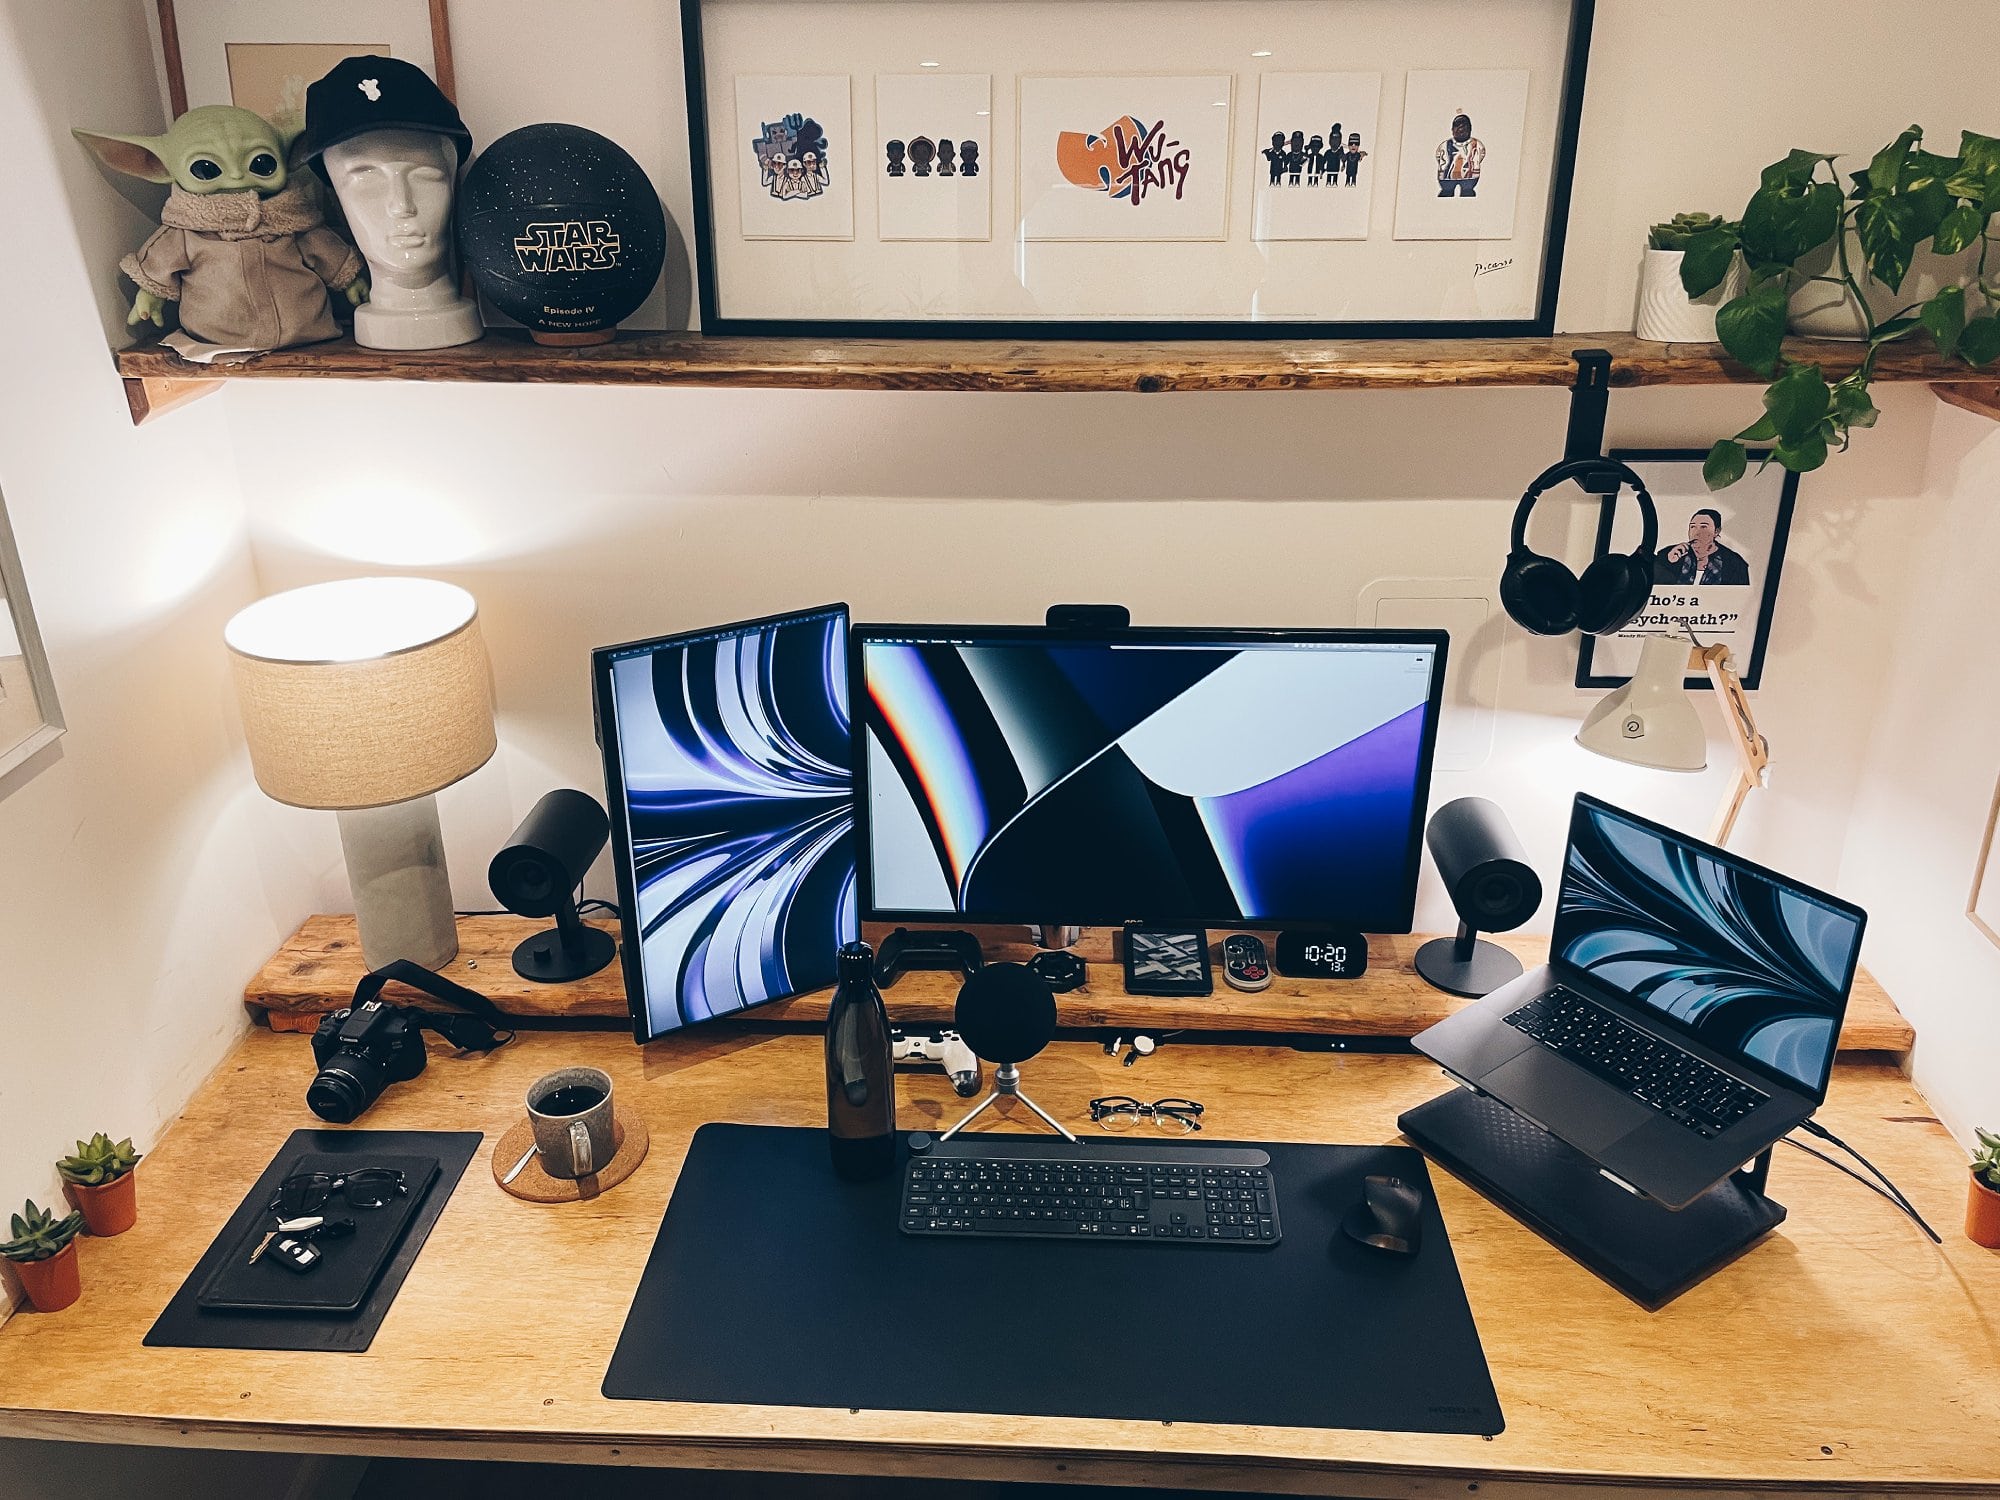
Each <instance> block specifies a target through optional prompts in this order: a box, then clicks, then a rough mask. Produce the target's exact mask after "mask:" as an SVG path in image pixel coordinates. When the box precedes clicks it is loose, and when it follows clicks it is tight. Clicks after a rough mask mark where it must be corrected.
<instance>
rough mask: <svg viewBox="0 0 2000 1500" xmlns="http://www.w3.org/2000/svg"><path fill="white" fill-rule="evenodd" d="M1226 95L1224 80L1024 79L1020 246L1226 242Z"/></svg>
mask: <svg viewBox="0 0 2000 1500" xmlns="http://www.w3.org/2000/svg"><path fill="white" fill-rule="evenodd" d="M1235 91H1236V80H1235V78H1234V76H1233V75H1231V74H1228V73H1194V74H1101V75H1100V74H1031V75H1029V76H1027V77H1024V78H1023V79H1022V80H1021V94H1020V98H1021V103H1020V110H1019V119H1020V125H1021V129H1020V144H1019V152H1018V155H1017V157H1016V160H1017V161H1018V162H1019V163H1020V170H1019V176H1018V180H1019V182H1020V187H1021V198H1020V224H1021V230H1020V234H1021V238H1022V239H1023V240H1029V241H1033V240H1083V241H1088V242H1091V243H1093V244H1113V243H1122V242H1128V241H1158V240H1222V239H1226V238H1228V235H1229V184H1230V179H1231V178H1232V177H1234V176H1235V170H1234V167H1235V163H1234V160H1233V156H1232V153H1231V151H1230V135H1231V129H1232V121H1233V119H1234V116H1235Z"/></svg>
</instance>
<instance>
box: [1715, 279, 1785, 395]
mask: <svg viewBox="0 0 2000 1500" xmlns="http://www.w3.org/2000/svg"><path fill="white" fill-rule="evenodd" d="M1715 335H1716V337H1717V338H1719V339H1721V340H1722V347H1723V348H1724V349H1727V350H1728V351H1729V354H1730V357H1731V358H1733V359H1736V360H1739V361H1741V362H1742V363H1744V364H1746V365H1748V366H1749V367H1750V368H1751V369H1753V370H1755V371H1756V372H1757V373H1758V374H1759V375H1769V374H1770V373H1771V371H1772V370H1774V369H1776V368H1777V364H1778V350H1779V349H1780V348H1781V347H1782V346H1783V344H1784V342H1785V283H1784V280H1783V278H1782V277H1773V278H1770V279H1767V280H1765V281H1764V282H1762V283H1761V284H1760V285H1758V286H1755V287H1753V288H1752V289H1751V290H1749V291H1747V292H1745V293H1744V294H1743V295H1742V296H1740V297H1733V298H1731V299H1730V300H1729V301H1727V302H1725V303H1723V304H1722V307H1721V308H1720V309H1719V310H1718V311H1717V312H1716V315H1715Z"/></svg>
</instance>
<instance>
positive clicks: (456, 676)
mask: <svg viewBox="0 0 2000 1500" xmlns="http://www.w3.org/2000/svg"><path fill="white" fill-rule="evenodd" d="M223 639H224V640H225V641H226V642H227V644H228V646H229V650H230V654H231V658H232V662H233V665H234V668H235V675H236V694H237V699H238V701H239V703H240V705H241V707H242V710H243V729H244V733H245V735H246V737H247V738H248V740H249V743H250V764H251V767H252V769H253V770H255V772H256V774H257V784H258V785H259V786H260V787H262V788H263V789H264V791H265V792H266V794H268V795H269V796H271V797H273V798H275V799H276V800H278V801H280V802H288V803H290V804H291V805H292V806H294V807H316V808H332V809H338V810H353V809H357V808H368V807H386V806H388V805H390V804H392V803H397V802H405V801H408V800H409V799H411V798H413V797H425V796H429V795H430V794H431V793H432V792H435V791H438V790H440V789H441V788H443V787H447V786H450V785H451V784H452V783H453V782H455V781H457V780H459V779H460V778H462V777H465V776H469V775H471V774H472V772H474V771H476V770H478V769H479V768H480V767H481V766H483V765H485V764H486V762H487V761H488V760H489V759H490V758H491V757H492V755H493V750H494V735H493V686H492V675H491V667H490V664H489V663H488V661H487V656H486V642H485V639H484V637H482V636H481V634H480V630H479V609H478V605H477V604H476V603H474V601H473V598H472V595H470V594H468V593H467V592H466V591H465V590H464V589H462V588H459V587H457V586H456V585H453V584H449V583H439V582H436V581H435V580H432V579H427V578H350V579H343V580H341V581H340V582H337V583H320V584H314V585H312V586H310V587H308V588H302V589H292V590H290V591H289V592H287V593H283V594H273V595H272V596H271V597H270V598H268V599H260V600H259V601H258V602H257V603H255V604H253V605H251V606H250V607H249V608H247V609H245V610H243V611H242V612H241V613H239V614H238V615H237V616H236V617H235V618H234V619H232V620H231V621H230V622H229V624H228V626H227V627H226V628H225V629H224V631H223Z"/></svg>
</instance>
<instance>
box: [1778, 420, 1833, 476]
mask: <svg viewBox="0 0 2000 1500" xmlns="http://www.w3.org/2000/svg"><path fill="white" fill-rule="evenodd" d="M1771 456H1772V457H1773V458H1775V459H1777V461H1778V462H1779V463H1781V464H1783V465H1784V466H1785V467H1786V468H1788V469H1790V470H1791V471H1792V472H1793V473H1794V474H1809V473H1811V472H1812V471H1813V470H1814V469H1817V468H1818V467H1819V466H1820V465H1821V464H1823V463H1825V462H1826V437H1825V435H1824V434H1823V433H1821V432H1820V430H1819V429H1818V428H1817V427H1815V428H1814V429H1813V430H1812V431H1811V432H1809V433H1807V434H1806V435H1805V436H1804V437H1802V438H1801V439H1799V441H1798V442H1796V443H1778V444H1776V445H1775V446H1774V447H1773V448H1772V449H1771Z"/></svg>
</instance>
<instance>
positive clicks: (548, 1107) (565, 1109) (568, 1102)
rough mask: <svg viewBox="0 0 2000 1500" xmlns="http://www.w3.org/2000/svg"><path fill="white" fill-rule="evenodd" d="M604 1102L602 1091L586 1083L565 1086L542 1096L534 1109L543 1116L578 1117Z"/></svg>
mask: <svg viewBox="0 0 2000 1500" xmlns="http://www.w3.org/2000/svg"><path fill="white" fill-rule="evenodd" d="M603 1102H604V1090H603V1089H600V1088H595V1087H593V1086H592V1085H590V1084H587V1083H571V1084H565V1085H564V1086H563V1087H561V1088H559V1089H553V1090H551V1091H550V1092H548V1093H546V1094H544V1095H543V1096H542V1097H541V1098H540V1099H539V1100H537V1101H536V1103H535V1108H536V1109H537V1110H538V1111H540V1112H541V1113H542V1114H545V1115H580V1114H582V1113H583V1112H584V1111H585V1110H587V1109H595V1108H596V1107H597V1106H598V1105H600V1104H602V1103H603Z"/></svg>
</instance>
